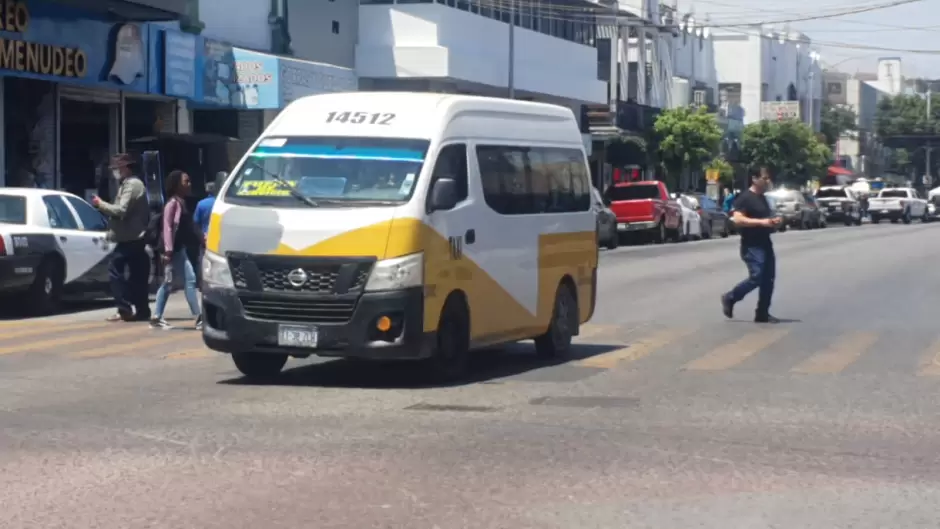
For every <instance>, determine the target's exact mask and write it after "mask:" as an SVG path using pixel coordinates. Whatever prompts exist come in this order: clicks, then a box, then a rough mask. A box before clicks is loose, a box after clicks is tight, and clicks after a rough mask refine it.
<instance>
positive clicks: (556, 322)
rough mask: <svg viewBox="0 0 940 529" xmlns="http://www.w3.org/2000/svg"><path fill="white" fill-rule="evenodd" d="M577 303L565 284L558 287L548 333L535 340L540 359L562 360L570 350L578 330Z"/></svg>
mask: <svg viewBox="0 0 940 529" xmlns="http://www.w3.org/2000/svg"><path fill="white" fill-rule="evenodd" d="M578 320H579V317H578V301H577V299H576V298H575V296H574V293H573V292H572V291H571V287H570V286H568V285H567V284H565V283H562V284H560V285H558V291H557V292H555V306H554V308H553V309H552V320H551V322H550V323H549V325H548V331H546V332H545V334H543V335H541V336H539V337H538V338H536V339H535V351H536V353H537V354H538V355H539V356H540V357H542V358H562V357H564V356H565V355H567V354H568V352H569V351H570V350H571V340H572V338H574V336H575V334H576V333H577V329H578Z"/></svg>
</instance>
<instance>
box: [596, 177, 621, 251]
mask: <svg viewBox="0 0 940 529" xmlns="http://www.w3.org/2000/svg"><path fill="white" fill-rule="evenodd" d="M591 199H592V207H593V208H594V214H595V215H597V244H598V246H603V247H604V248H607V249H608V250H613V249H614V248H616V247H617V245H618V243H619V242H620V235H619V234H618V233H617V216H616V215H614V212H613V211H611V210H610V208H609V207H608V206H607V204H606V203H605V202H606V200H604V197H603V196H601V192H600V191H598V190H597V188H593V187H592V188H591Z"/></svg>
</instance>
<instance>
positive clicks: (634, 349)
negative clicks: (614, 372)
mask: <svg viewBox="0 0 940 529" xmlns="http://www.w3.org/2000/svg"><path fill="white" fill-rule="evenodd" d="M691 332H692V331H691V330H690V329H685V330H679V329H666V330H662V331H659V332H656V333H654V334H653V335H651V336H649V337H647V338H641V339H640V340H637V341H636V342H634V343H632V344H630V345H628V346H626V347H622V348H620V349H616V350H614V351H610V352H608V353H603V354H599V355H597V356H592V357H591V358H585V359H584V360H581V361H579V362H578V363H577V365H579V366H583V367H596V368H599V369H612V368H614V367H616V366H617V365H619V364H621V363H625V362H634V361H636V360H639V359H641V358H644V357H647V356H649V355H650V354H652V353H653V352H655V351H656V350H658V349H662V348H663V347H665V346H667V345H669V344H671V343H673V342H675V341H677V340H679V339H681V338H683V337H685V336H686V335H688V334H691Z"/></svg>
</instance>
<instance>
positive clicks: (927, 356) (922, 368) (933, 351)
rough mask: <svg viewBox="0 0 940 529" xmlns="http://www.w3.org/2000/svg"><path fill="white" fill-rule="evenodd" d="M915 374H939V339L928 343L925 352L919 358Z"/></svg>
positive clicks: (931, 375)
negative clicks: (928, 346)
mask: <svg viewBox="0 0 940 529" xmlns="http://www.w3.org/2000/svg"><path fill="white" fill-rule="evenodd" d="M917 376H919V377H936V376H940V340H937V341H936V342H934V343H933V344H931V345H930V348H929V349H927V352H926V353H924V355H923V357H922V358H921V361H920V365H919V366H918V370H917Z"/></svg>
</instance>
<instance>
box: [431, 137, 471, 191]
mask: <svg viewBox="0 0 940 529" xmlns="http://www.w3.org/2000/svg"><path fill="white" fill-rule="evenodd" d="M438 178H452V179H454V181H455V182H457V202H462V201H464V200H466V199H467V196H469V193H468V185H467V146H466V145H465V144H463V143H454V144H451V145H445V146H444V147H443V148H442V149H441V152H439V153H438V155H437V162H436V163H435V164H434V174H433V175H432V176H431V182H434V181H436V180H437V179H438Z"/></svg>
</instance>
